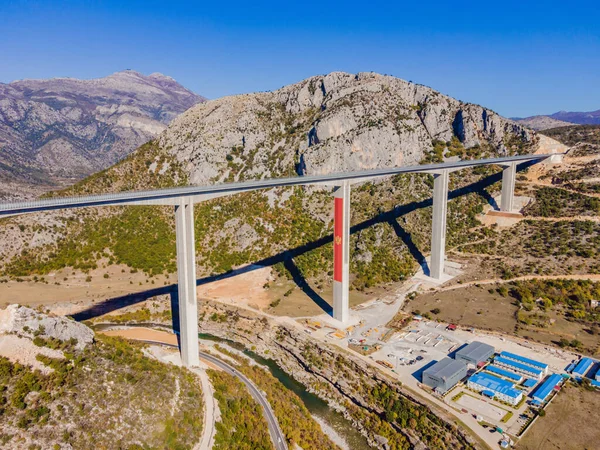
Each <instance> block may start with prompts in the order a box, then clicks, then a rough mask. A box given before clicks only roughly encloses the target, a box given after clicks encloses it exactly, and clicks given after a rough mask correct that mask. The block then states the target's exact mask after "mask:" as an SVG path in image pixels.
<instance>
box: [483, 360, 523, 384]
mask: <svg viewBox="0 0 600 450" xmlns="http://www.w3.org/2000/svg"><path fill="white" fill-rule="evenodd" d="M485 370H487V371H488V372H491V373H493V374H494V375H500V376H501V377H504V378H508V379H509V380H511V381H512V382H514V383H520V382H521V381H523V376H522V375H519V374H518V373H514V372H511V371H510V370H505V369H502V368H501V367H499V366H496V365H494V364H492V365H489V366H487V367H486V368H485Z"/></svg>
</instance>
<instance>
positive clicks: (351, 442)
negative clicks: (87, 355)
mask: <svg viewBox="0 0 600 450" xmlns="http://www.w3.org/2000/svg"><path fill="white" fill-rule="evenodd" d="M118 326H128V327H131V326H133V327H135V326H137V327H147V328H156V324H152V323H138V324H127V325H126V324H116V323H115V324H109V323H102V324H97V325H94V326H93V329H94V330H95V331H101V330H107V329H110V328H114V327H118ZM198 337H199V338H200V339H201V340H207V341H212V342H219V343H224V344H227V345H229V346H231V347H233V348H235V349H237V350H239V351H241V352H243V353H244V354H245V355H246V356H248V357H249V358H251V359H252V360H254V361H255V362H256V363H257V364H259V365H261V366H263V367H265V368H266V369H268V370H269V372H271V374H272V375H273V376H274V377H275V378H277V379H278V380H279V381H280V382H281V384H283V385H284V386H285V387H286V388H287V389H289V390H290V391H292V392H294V393H295V394H296V395H297V396H298V397H300V399H301V400H302V402H303V403H304V406H306V409H308V411H309V412H310V413H311V415H312V416H314V417H316V418H317V422H321V423H323V422H324V424H325V426H324V427H323V428H327V427H330V428H331V429H332V430H333V431H334V432H335V433H336V434H337V435H338V436H339V437H341V439H342V440H343V443H340V444H341V445H340V446H342V447H346V448H349V449H352V450H367V449H371V447H370V446H369V444H368V443H367V440H366V439H365V437H364V436H363V435H362V434H360V433H359V432H358V430H356V428H354V425H353V424H352V423H351V422H350V421H349V420H347V419H346V418H345V417H344V416H343V415H342V414H341V413H339V412H337V411H335V410H333V409H332V408H330V407H329V405H328V404H327V403H326V402H325V401H323V400H321V399H320V398H319V397H318V396H316V395H315V394H312V393H310V392H308V391H307V390H306V388H305V386H304V385H303V384H302V383H299V382H298V381H296V380H295V379H293V378H292V377H291V376H289V375H288V374H287V373H286V372H285V371H283V370H282V369H281V368H280V367H279V366H278V365H277V363H276V362H275V361H273V360H272V359H267V358H263V357H262V356H260V355H257V354H256V353H254V352H252V351H250V350H248V349H246V348H245V347H244V346H243V345H242V344H240V343H238V342H235V341H231V340H229V339H223V338H220V337H218V336H214V335H212V334H206V333H200V334H199V335H198ZM344 444H345V445H344Z"/></svg>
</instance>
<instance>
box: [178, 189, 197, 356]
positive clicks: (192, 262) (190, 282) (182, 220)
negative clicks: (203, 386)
mask: <svg viewBox="0 0 600 450" xmlns="http://www.w3.org/2000/svg"><path fill="white" fill-rule="evenodd" d="M175 233H176V242H177V289H178V294H179V347H180V352H181V360H182V362H183V365H184V366H186V367H192V366H199V365H200V359H199V357H198V301H197V299H196V246H195V241H194V203H193V201H192V199H191V198H190V197H182V198H181V199H180V201H179V204H177V205H175Z"/></svg>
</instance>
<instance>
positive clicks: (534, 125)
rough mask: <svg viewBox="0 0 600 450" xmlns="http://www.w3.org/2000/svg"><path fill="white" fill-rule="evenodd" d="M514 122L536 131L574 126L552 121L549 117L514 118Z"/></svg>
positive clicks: (568, 123)
mask: <svg viewBox="0 0 600 450" xmlns="http://www.w3.org/2000/svg"><path fill="white" fill-rule="evenodd" d="M514 120H515V121H516V122H519V123H520V124H523V125H525V126H526V127H529V128H531V129H532V130H536V131H541V130H548V129H550V128H558V127H566V126H569V125H574V124H572V123H570V122H563V121H562V120H557V119H553V118H552V117H550V116H531V117H525V118H515V119H514Z"/></svg>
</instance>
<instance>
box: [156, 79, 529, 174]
mask: <svg viewBox="0 0 600 450" xmlns="http://www.w3.org/2000/svg"><path fill="white" fill-rule="evenodd" d="M535 139H536V137H535V134H534V133H531V132H530V131H528V130H527V129H525V127H523V126H522V125H518V124H516V123H514V122H512V121H510V120H507V119H505V118H503V117H501V116H499V115H498V114H496V113H494V112H493V111H491V110H489V109H486V108H483V107H481V106H477V105H473V104H468V103H462V102H460V101H458V100H455V99H452V98H450V97H447V96H444V95H442V94H440V93H439V92H437V91H435V90H433V89H431V88H429V87H425V86H421V85H417V84H413V83H409V82H407V81H404V80H401V79H398V78H394V77H390V76H383V75H378V74H373V73H360V74H357V75H353V74H348V73H340V72H336V73H331V74H329V75H326V76H317V77H312V78H309V79H307V80H304V81H302V82H300V83H296V84H293V85H290V86H287V87H284V88H281V89H279V90H277V91H275V92H269V93H258V94H249V95H240V96H233V97H225V98H221V99H217V100H214V101H210V102H207V103H204V104H200V105H196V106H195V107H194V108H192V109H190V110H189V111H187V112H186V113H185V114H183V115H182V116H180V117H178V118H177V119H175V120H174V121H173V123H172V124H171V126H170V127H169V128H168V129H167V130H166V131H165V132H164V133H162V134H161V135H160V137H159V138H158V139H157V143H158V145H159V147H160V148H162V149H163V151H164V152H165V153H166V154H169V155H171V156H172V157H174V158H175V159H176V160H177V161H178V162H180V163H181V164H183V165H184V167H185V171H186V172H187V173H188V174H189V176H190V182H191V183H195V184H200V183H210V182H220V181H226V180H244V179H251V178H261V177H273V176H279V175H284V174H288V173H291V172H293V171H294V170H295V167H296V166H298V165H299V164H300V159H302V166H303V167H304V166H305V168H306V170H305V172H306V173H308V174H320V173H329V172H340V171H352V170H361V169H373V168H377V167H393V166H402V165H411V164H418V163H419V162H421V160H423V158H425V157H427V155H429V154H430V153H431V152H433V151H434V147H435V148H436V149H437V150H436V151H438V152H441V151H442V149H444V151H446V153H448V152H450V150H448V149H447V147H449V146H450V143H451V141H453V140H455V141H456V142H457V143H458V144H459V145H460V146H462V147H464V148H465V149H471V152H476V151H477V152H480V153H481V152H488V153H494V154H498V155H506V154H508V153H509V152H510V151H516V150H519V151H521V150H523V149H524V148H525V147H527V146H531V145H533V143H534V142H535ZM436 143H437V144H436ZM450 153H451V152H450ZM448 156H452V155H450V154H449V153H448ZM453 156H462V155H459V154H455V155H453ZM436 157H438V158H441V154H440V155H437V156H436Z"/></svg>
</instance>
